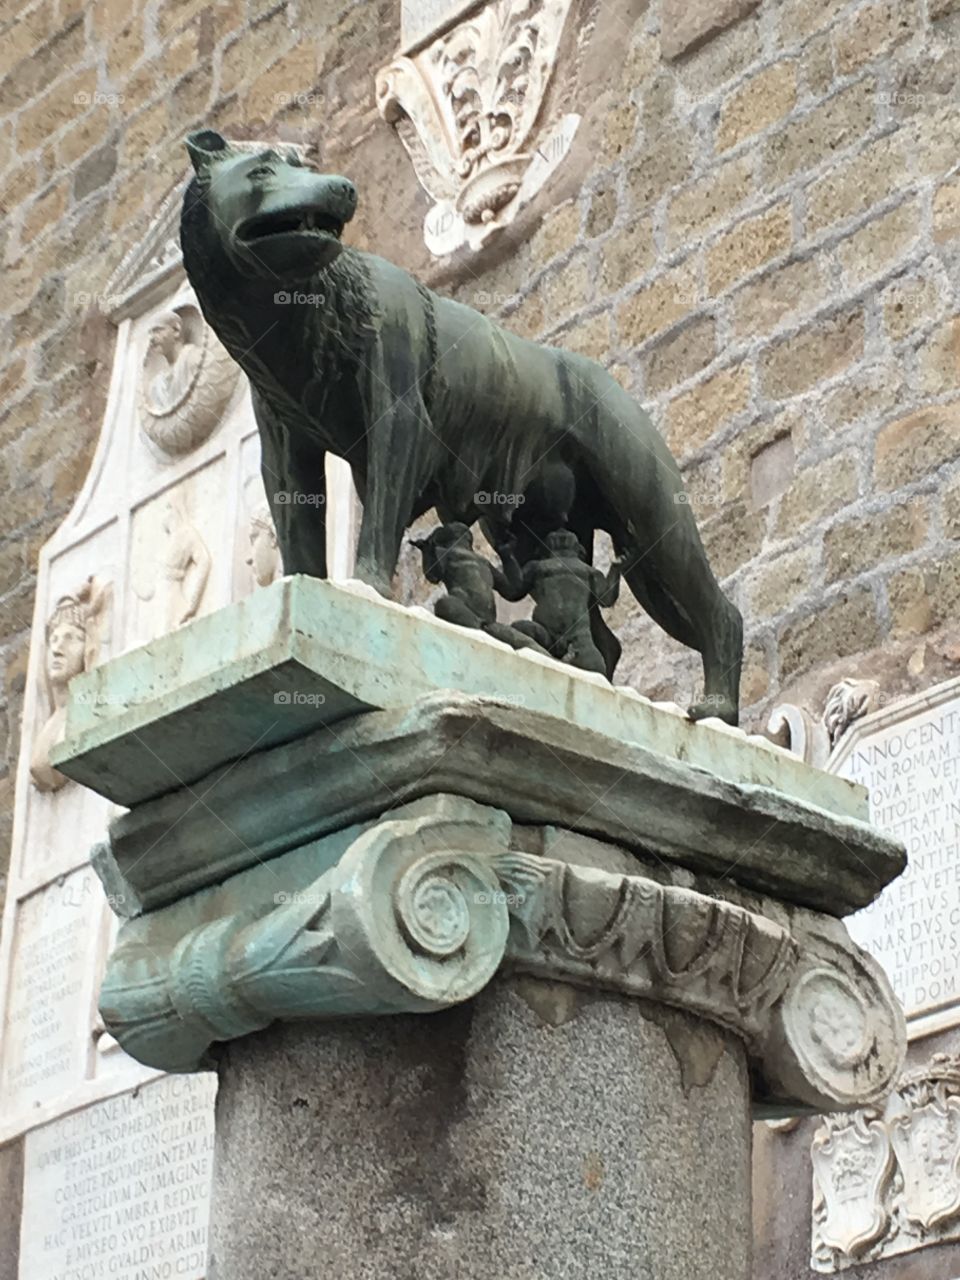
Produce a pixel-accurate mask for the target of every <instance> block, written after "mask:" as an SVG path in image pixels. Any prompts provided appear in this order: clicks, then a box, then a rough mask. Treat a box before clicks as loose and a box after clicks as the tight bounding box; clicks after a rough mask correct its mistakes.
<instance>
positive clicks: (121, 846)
mask: <svg viewBox="0 0 960 1280" xmlns="http://www.w3.org/2000/svg"><path fill="white" fill-rule="evenodd" d="M276 586H277V588H278V589H277V590H276V591H275V590H274V589H273V588H270V589H268V590H266V591H264V592H263V593H261V596H260V597H259V598H260V601H261V605H260V607H259V611H258V605H257V598H256V597H254V598H252V599H251V600H250V601H245V602H243V605H242V606H233V607H231V608H230V609H227V610H224V611H223V613H222V614H221V615H212V616H211V617H210V618H206V619H202V620H200V621H198V622H196V623H194V624H192V625H190V626H187V627H184V628H182V629H181V630H180V631H179V632H178V633H177V634H176V636H173V637H165V638H164V640H163V641H161V642H158V643H157V644H156V645H154V646H148V647H147V648H146V649H144V650H139V651H134V652H133V653H129V654H125V655H123V656H122V657H120V658H118V659H116V660H115V661H114V662H112V663H107V664H105V665H104V666H103V667H101V668H98V669H97V670H96V671H95V672H92V673H90V674H91V676H92V677H95V678H94V679H93V680H88V679H87V678H86V677H84V681H83V682H82V683H81V681H79V680H78V682H77V685H78V688H77V699H78V701H77V704H76V706H74V705H73V704H71V707H70V710H69V712H68V721H67V727H68V732H67V737H66V739H65V741H64V743H63V745H62V747H61V749H60V751H59V753H58V757H57V761H56V763H57V766H58V767H59V768H60V769H62V771H63V772H64V773H65V774H67V775H68V776H70V777H74V778H75V779H76V780H77V781H81V782H83V783H85V784H86V785H89V786H93V787H96V788H97V789H98V790H100V791H101V792H102V793H103V794H105V795H107V796H109V797H110V798H111V799H114V800H116V801H121V802H123V801H125V802H127V803H129V804H130V805H131V808H130V811H129V813H127V814H125V815H123V816H121V817H119V818H118V819H116V820H115V821H114V822H113V823H112V824H111V827H110V832H109V838H108V839H107V841H106V842H105V843H104V844H103V845H102V846H101V847H100V848H99V850H98V852H97V854H96V857H95V858H94V866H95V869H96V871H97V873H98V875H99V876H100V878H101V881H102V882H103V884H104V886H105V887H106V888H107V890H108V892H109V893H110V896H111V902H112V903H114V904H115V907H116V909H117V913H118V914H119V915H121V916H122V923H121V926H120V930H119V933H118V937H117V943H116V946H115V948H114V951H113V954H112V956H111V957H110V960H109V963H108V965H107V969H106V974H105V977H104V981H103V985H102V989H101V996H100V1011H101V1014H102V1016H103V1019H104V1023H105V1026H106V1027H107V1029H108V1030H109V1031H110V1032H111V1034H112V1035H114V1037H115V1038H116V1039H117V1040H118V1041H119V1042H120V1044H121V1045H122V1046H123V1048H124V1049H125V1050H126V1051H127V1052H128V1053H130V1054H131V1055H132V1056H133V1057H134V1058H136V1059H137V1060H138V1061H140V1062H142V1063H145V1064H147V1065H150V1066H152V1067H156V1068H160V1069H163V1070H168V1071H179V1072H186V1071H195V1070H198V1069H203V1068H205V1067H209V1066H212V1065H216V1066H217V1067H218V1070H219V1074H220V1083H221V1097H222V1102H221V1104H220V1119H219V1122H218V1144H219V1150H218V1160H219V1171H218V1172H217V1174H216V1178H217V1188H218V1193H217V1194H218V1199H217V1207H215V1209H214V1215H213V1217H214V1222H213V1238H214V1241H215V1245H214V1259H213V1267H214V1269H213V1271H212V1274H213V1275H216V1276H219V1277H220V1280H235V1277H238V1276H239V1277H241V1278H242V1277H243V1276H245V1275H248V1274H249V1275H252V1274H259V1275H264V1274H266V1275H276V1276H287V1275H290V1276H291V1277H292V1276H294V1275H296V1276H297V1277H298V1278H302V1277H304V1276H306V1277H308V1278H309V1277H310V1276H311V1275H316V1276H318V1277H320V1276H327V1275H334V1274H335V1275H337V1276H338V1280H339V1277H342V1280H364V1278H365V1277H368V1276H370V1277H377V1276H381V1275H382V1276H384V1277H386V1276H388V1275H389V1276H391V1278H392V1277H400V1280H414V1277H416V1278H417V1280H433V1277H436V1278H437V1280H445V1278H446V1277H448V1276H449V1277H451V1280H452V1277H453V1276H456V1277H458V1280H459V1278H460V1277H463V1276H467V1277H470V1276H476V1277H478V1278H479V1277H481V1276H483V1277H489V1280H495V1278H496V1280H500V1278H501V1277H503V1276H508V1277H509V1276H516V1277H518V1280H519V1277H526V1276H530V1277H531V1278H532V1277H537V1280H539V1278H540V1277H541V1276H542V1277H543V1278H544V1280H546V1278H547V1277H550V1280H553V1277H555V1276H570V1277H572V1278H573V1280H579V1277H584V1280H585V1278H586V1277H587V1276H591V1277H592V1276H596V1275H605V1276H606V1275H609V1276H617V1275H624V1276H628V1275H629V1276H634V1275H637V1274H640V1275H643V1274H644V1272H643V1270H642V1268H643V1267H645V1266H647V1263H648V1260H649V1259H651V1258H655V1259H656V1265H655V1266H654V1267H653V1269H652V1270H650V1271H649V1274H650V1275H651V1276H653V1275H655V1276H657V1280H661V1278H662V1277H664V1276H666V1277H668V1280H669V1278H670V1277H672V1276H674V1275H676V1276H677V1277H679V1276H681V1275H683V1276H684V1277H685V1280H689V1277H691V1276H694V1277H696V1276H700V1275H702V1276H707V1275H711V1276H719V1277H721V1280H725V1278H726V1277H730V1280H734V1278H737V1280H741V1278H743V1280H745V1276H746V1270H745V1268H746V1265H747V1247H746V1243H745V1236H746V1233H747V1220H746V1219H747V1212H746V1205H747V1201H746V1192H745V1191H744V1187H745V1185H746V1164H747V1155H748V1139H747V1136H746V1134H747V1128H748V1117H749V1115H750V1113H751V1108H752V1109H753V1111H754V1113H755V1114H773V1115H777V1114H791V1113H793V1112H804V1111H811V1110H815V1111H839V1110H844V1109H849V1108H853V1107H856V1106H860V1105H863V1104H866V1103H870V1102H873V1101H875V1100H877V1099H879V1098H880V1097H882V1096H883V1095H884V1093H885V1092H886V1091H887V1090H888V1089H889V1087H890V1085H891V1083H892V1082H893V1080H894V1079H895V1078H896V1076H897V1074H898V1072H899V1070H900V1067H901V1064H902V1061H903V1054H904V1045H905V1031H904V1026H903V1017H902V1013H901V1010H900V1008H899V1006H898V1005H897V1003H896V1001H895V1000H894V998H893V996H892V992H891V990H890V987H889V983H888V982H887V980H886V977H885V975H884V974H883V972H882V970H880V969H879V968H878V966H876V965H875V964H874V963H873V962H872V961H871V959H870V958H869V957H868V956H866V955H865V954H864V953H863V952H861V951H860V950H859V949H858V948H857V947H856V946H855V945H854V944H853V943H852V941H851V940H850V938H849V935H848V934H847V931H846V929H845V927H844V924H843V920H842V917H843V916H844V915H846V914H848V913H849V912H850V911H852V910H854V909H856V908H857V907H859V906H863V905H864V904H865V903H867V902H870V901H871V900H872V899H873V898H874V897H875V896H876V895H877V894H878V893H879V892H880V891H881V890H882V889H883V888H884V886H885V885H886V884H888V883H889V882H890V880H892V879H893V878H895V877H896V876H897V875H898V874H899V873H900V871H901V870H902V867H903V863H904V854H903V850H902V847H901V846H900V845H898V844H897V843H896V842H895V841H891V840H889V839H886V838H885V837H883V836H881V835H879V834H878V833H877V832H875V831H874V830H873V829H872V828H870V827H869V826H868V825H867V824H866V822H865V821H864V817H865V814H866V797H865V793H864V792H863V790H862V789H860V788H857V787H855V786H853V785H851V784H849V783H846V782H844V781H842V780H840V779H836V778H832V779H831V778H826V777H825V775H819V774H817V773H816V771H814V770H811V769H809V768H807V767H805V766H803V765H802V764H800V763H799V762H797V761H795V760H790V759H788V758H787V757H784V756H783V755H782V754H781V753H779V752H778V751H776V750H775V749H773V748H772V747H770V746H769V745H768V744H764V743H759V742H754V741H751V740H750V739H749V738H748V737H747V736H746V735H745V734H743V733H740V732H739V731H735V730H730V729H728V728H726V727H722V726H711V725H710V724H709V723H700V724H698V725H693V724H691V723H690V722H688V721H687V720H685V719H684V717H683V716H682V715H681V714H678V712H677V711H676V710H675V709H671V708H664V707H658V706H655V705H654V704H651V703H650V702H648V701H647V700H646V699H643V698H641V697H639V696H638V695H636V694H634V693H633V692H632V691H621V690H616V689H613V688H611V687H610V686H609V685H608V684H606V683H605V682H604V681H602V680H600V679H599V677H592V676H589V675H586V674H584V673H581V672H576V671H573V670H572V669H570V668H561V667H559V666H558V664H555V663H553V662H550V661H534V660H533V659H532V658H530V657H529V656H526V655H523V654H516V653H514V652H513V651H511V650H508V649H505V648H504V647H503V646H500V645H498V644H497V643H496V642H493V641H489V642H488V641H486V640H481V639H478V638H477V636H476V635H474V634H471V633H469V632H464V631H462V630H458V629H457V628H453V627H449V626H446V625H444V624H439V623H437V621H436V620H435V619H431V618H429V617H423V616H421V615H419V614H417V613H415V612H413V611H405V610H402V609H399V608H398V606H394V605H391V604H388V603H387V602H385V601H382V600H380V599H379V598H370V597H369V596H368V595H367V594H365V593H364V592H362V591H355V590H347V589H344V588H342V587H334V586H331V584H329V583H311V582H309V581H308V580H305V579H291V580H288V581H285V582H284V583H280V584H276ZM247 623H249V627H248V626H247ZM258 646H259V647H258ZM294 695H297V697H296V698H295V697H294ZM297 698H299V701H298V700H297ZM290 708H293V715H292V718H290V719H287V718H285V716H286V714H287V711H288V709H290ZM164 771H165V772H164ZM451 1028H454V1029H456V1028H459V1030H451ZM431 1072H433V1073H434V1074H435V1075H436V1076H437V1079H439V1080H440V1081H441V1083H440V1084H439V1085H437V1084H436V1083H435V1082H434V1083H431V1078H432V1077H431V1076H430V1073H431ZM424 1073H426V1074H424ZM437 1073H439V1074H437ZM454 1079H458V1080H459V1081H460V1083H459V1085H457V1086H456V1088H453V1085H452V1083H451V1082H452V1081H453V1080H454ZM418 1081H419V1084H418ZM295 1089H299V1091H298V1092H294V1090H295ZM661 1095H662V1097H661ZM444 1107H446V1110H447V1113H449V1115H450V1122H449V1125H448V1126H447V1128H446V1129H443V1128H438V1127H437V1126H442V1125H443V1124H444V1123H445V1120H444V1115H445V1112H444ZM451 1108H453V1111H451ZM658 1108H660V1110H659V1111H658ZM411 1115H416V1116H420V1117H421V1120H422V1123H424V1124H425V1125H427V1132H428V1133H432V1134H433V1139H432V1140H431V1141H429V1142H428V1141H426V1140H424V1139H423V1138H421V1137H413V1136H411V1133H410V1127H411ZM454 1124H456V1125H458V1126H459V1128H457V1129H456V1132H454ZM665 1125H666V1130H665V1129H664V1126H665ZM430 1126H434V1127H433V1128H432V1129H431V1128H430ZM444 1134H447V1135H448V1136H447V1138H445V1137H444ZM444 1141H447V1142H448V1147H449V1150H446V1149H445V1148H444V1146H443V1142H444ZM591 1143H592V1145H591ZM451 1151H452V1152H453V1155H452V1156H451V1154H450V1152H451ZM417 1153H419V1155H418V1154H417ZM414 1157H416V1158H414ZM318 1162H320V1163H322V1166H323V1167H322V1168H321V1167H320V1164H319V1163H318ZM251 1179H253V1181H251ZM538 1189H539V1190H538ZM537 1194H539V1199H538V1200H536V1202H533V1198H534V1197H535V1196H536V1195H537ZM355 1196H360V1197H361V1201H362V1203H361V1207H360V1208H359V1209H357V1210H355V1211H354V1214H353V1215H351V1212H350V1207H349V1202H350V1201H351V1198H352V1197H355ZM324 1198H325V1199H326V1205H327V1206H328V1208H329V1214H330V1222H331V1223H333V1224H334V1226H335V1228H336V1232H339V1233H340V1237H339V1238H337V1236H336V1232H334V1231H333V1230H332V1229H331V1230H329V1231H328V1230H327V1228H326V1227H325V1226H324V1223H325V1222H326V1221H327V1219H326V1211H327V1210H326V1208H325V1205H324ZM261 1203H265V1204H266V1206H267V1208H266V1209H265V1210H262V1211H261V1210H259V1209H257V1210H256V1211H255V1213H254V1214H253V1215H251V1214H250V1209H251V1206H258V1205H260V1204H261ZM431 1204H432V1205H433V1208H432V1209H431V1208H430V1205H431ZM578 1215H579V1216H580V1218H582V1220H583V1226H584V1231H583V1233H582V1235H581V1234H580V1233H579V1231H578V1227H577V1221H578ZM248 1217H251V1218H252V1220H251V1221H247V1220H246V1218H248ZM524 1224H526V1226H524ZM737 1224H739V1231H738V1229H737ZM524 1231H526V1236H524ZM327 1235H330V1240H329V1242H328V1241H327V1239H326V1236H327ZM290 1237H292V1239H291V1238H290ZM523 1240H526V1243H523ZM327 1249H330V1250H335V1249H338V1250H340V1252H339V1253H338V1254H337V1258H338V1264H337V1265H333V1264H331V1263H330V1261H329V1258H327V1257H326V1255H325V1250H327ZM217 1250H220V1251H221V1254H220V1256H218V1255H217ZM522 1250H526V1252H522ZM294 1257H295V1258H296V1259H297V1261H295V1262H294V1261H291V1259H292V1258H294ZM304 1257H306V1258H307V1259H308V1262H307V1263H306V1264H304V1263H303V1261H302V1260H303V1259H304ZM421 1257H422V1258H423V1261H422V1262H419V1261H418V1259H419V1258H421ZM341 1259H342V1265H340V1263H339V1260H341ZM314 1260H315V1266H314ZM305 1265H306V1266H307V1267H314V1270H313V1271H310V1270H304V1266H305ZM252 1267H256V1268H257V1270H256V1271H251V1268H252ZM511 1267H512V1268H513V1270H512V1271H511V1269H510V1268H511ZM291 1268H292V1269H291ZM468 1268H473V1270H472V1271H471V1270H469V1269H468ZM524 1268H526V1270H524Z"/></svg>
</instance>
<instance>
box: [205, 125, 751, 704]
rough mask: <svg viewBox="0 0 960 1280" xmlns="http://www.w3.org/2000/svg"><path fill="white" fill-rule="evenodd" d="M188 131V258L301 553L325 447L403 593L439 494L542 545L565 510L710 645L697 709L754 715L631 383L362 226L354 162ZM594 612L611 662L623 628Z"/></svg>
mask: <svg viewBox="0 0 960 1280" xmlns="http://www.w3.org/2000/svg"><path fill="white" fill-rule="evenodd" d="M187 148H188V150H189V153H190V157H191V160H192V162H193V166H194V170H195V172H196V177H195V178H194V180H193V181H192V182H191V183H190V185H189V187H188V188H187V191H186V194H185V197H184V205H183V213H182V218H181V243H182V246H183V260H184V265H185V268H186V271H187V274H188V276H189V278H190V281H191V283H192V285H193V287H194V289H195V291H196V294H197V298H198V300H199V303H200V306H201V308H202V309H203V313H204V315H205V316H206V318H207V320H208V321H209V323H210V325H211V326H212V327H213V329H214V330H215V332H216V333H217V335H218V336H219V338H220V340H221V341H222V342H223V343H224V345H225V346H226V348H227V350H228V351H229V352H230V353H231V355H232V356H233V357H234V359H235V360H237V362H238V363H239V364H240V365H241V366H242V368H243V369H244V370H245V372H246V373H247V376H248V377H249V379H250V382H251V385H252V388H253V400H254V408H255V412H256V417H257V424H258V426H259V429H260V436H261V443H262V456H263V469H264V481H265V485H266V490H267V494H268V496H269V498H270V501H271V506H272V508H273V513H274V517H275V520H276V525H277V534H278V538H279V542H280V547H281V552H282V555H283V562H284V569H285V571H286V572H287V573H308V574H313V575H314V576H317V577H324V576H326V553H325V530H324V521H323V506H322V492H323V486H324V455H325V454H326V452H327V451H330V452H332V453H334V454H337V455H339V456H340V457H341V458H345V459H346V460H347V462H348V463H349V464H350V466H351V468H352V471H353V476H354V480H355V482H356V486H357V490H358V492H359V494H360V497H361V500H362V502H363V518H362V521H361V528H360V536H359V545H358V552H357V555H358V559H357V574H358V576H359V577H360V578H362V579H363V580H365V581H366V582H368V583H370V584H371V585H372V586H374V587H376V588H377V589H378V590H379V591H381V592H382V593H384V594H388V593H389V589H390V581H391V578H392V575H393V572H394V569H395V567H396V563H397V558H398V555H399V552H400V546H401V542H402V539H403V534H404V531H405V529H406V528H407V527H408V526H409V525H410V524H411V523H412V522H413V521H414V520H416V519H417V518H418V517H419V516H421V515H422V514H424V513H425V512H426V511H429V510H430V509H431V508H434V507H435V508H436V510H437V513H438V515H439V517H440V519H441V521H443V522H444V523H449V522H451V521H461V522H463V523H464V524H467V525H471V524H473V523H475V522H476V521H477V520H478V519H480V520H482V521H483V523H484V528H485V529H486V531H487V533H488V536H490V537H491V540H492V541H493V542H494V543H496V542H497V541H498V540H500V539H503V538H508V537H513V538H515V539H516V542H517V546H518V547H520V548H521V549H522V548H523V545H524V539H526V543H527V546H528V551H529V553H530V554H536V551H535V543H536V541H537V539H539V538H541V537H542V535H543V534H544V533H546V532H549V531H550V529H551V527H553V528H556V527H557V524H558V522H562V523H564V524H565V525H566V527H568V528H569V529H570V530H571V531H572V532H573V533H575V534H576V536H577V538H578V539H579V541H580V544H581V545H582V546H583V547H584V549H585V550H586V553H587V556H588V557H590V558H592V554H593V540H594V533H595V531H596V530H598V529H602V530H606V532H607V533H608V534H609V535H610V538H611V540H612V542H613V545H614V547H615V548H616V552H617V555H618V556H619V557H620V559H621V560H622V561H623V573H624V577H625V578H626V580H627V582H628V584H629V586H630V589H631V591H632V592H633V594H634V595H635V596H636V598H637V600H638V601H639V602H640V604H641V605H642V606H643V608H644V609H645V610H646V611H647V612H648V613H649V614H650V615H651V617H653V619H654V620H655V621H656V622H657V623H659V625H660V626H661V627H663V629H664V630H665V631H667V632H668V633H669V634H670V635H671V636H673V637H675V638H676V639H677V640H679V641H680V642H681V643H682V644H685V645H688V646H689V647H691V648H693V649H697V650H698V651H699V652H700V654H701V656H702V659H703V667H704V684H705V697H704V700H703V701H702V702H700V703H698V704H697V705H696V706H694V707H691V708H690V714H691V716H693V717H694V718H701V717H704V716H708V715H719V716H721V717H722V718H723V719H725V720H727V721H729V722H731V723H736V720H737V714H738V691H739V682H740V662H741V654H742V622H741V618H740V614H739V613H738V611H737V609H736V608H735V607H734V606H733V604H732V603H731V602H730V601H729V600H728V599H727V598H726V597H725V596H724V595H723V593H722V592H721V590H720V588H719V586H718V584H717V581H716V579H715V578H714V576H713V573H712V572H711V569H710V565H709V563H708V561H707V557H706V554H705V553H704V549H703V546H702V544H701V541H700V536H699V534H698V532H697V525H696V521H695V519H694V516H693V512H692V510H691V508H690V506H689V504H688V503H687V501H686V497H685V494H684V491H683V482H682V480H681V478H680V473H679V470H678V468H677V465H676V463H675V462H674V459H673V457H672V456H671V454H670V452H669V450H668V449H667V447H666V445H665V444H664V442H663V440H662V439H661V437H660V435H659V434H658V432H657V431H656V429H655V428H654V426H653V424H652V423H651V421H650V419H649V418H648V416H647V415H646V413H644V411H643V410H642V409H641V408H640V407H639V406H638V405H637V404H635V403H634V401H633V400H632V399H631V398H630V396H629V395H627V393H626V392H625V391H624V390H623V389H622V388H621V386H620V385H619V383H617V382H616V381H615V379H614V378H612V377H611V376H610V375H609V374H608V373H607V372H606V371H605V370H604V369H603V368H601V366H600V365H598V364H596V363H595V362H594V361H593V360H589V359H587V358H585V357H584V356H580V355H575V354H573V353H572V352H569V351H563V350H560V349H559V348H556V347H548V346H542V345H540V344H538V343H535V342H530V341H527V340H526V339H524V338H520V337H517V336H516V335H515V334H512V333H510V332H508V331H507V330H506V329H503V328H501V327H500V326H499V325H497V324H495V323H494V322H493V321H492V320H489V319H487V318H486V317H485V316H483V315H481V314H480V313H479V312H477V311H474V310H473V309H472V308H470V307H467V306H464V305H462V304H461V303H458V302H454V301H452V300H451V299H448V298H441V297H439V296H438V295H437V294H435V293H432V292H431V291H430V290H429V289H427V288H425V287H424V286H423V285H422V284H420V283H419V282H418V281H417V280H415V279H414V278H413V277H412V276H410V275H409V274H408V273H407V272H406V271H404V270H402V269H401V268H400V267H397V266H394V265H393V264H392V263H390V262H387V261H386V260H385V259H383V258H380V257H377V256H375V255H374V254H370V253H361V252H358V251H356V250H353V249H349V248H346V247H344V246H343V245H342V244H341V239H340V237H341V233H342V231H343V227H344V225H345V224H346V223H347V222H348V221H349V219H350V218H351V217H352V215H353V213H354V210H355V207H356V200H357V193H356V190H355V189H354V186H353V184H352V183H351V182H349V181H348V180H347V179H346V178H342V177H336V176H332V175H328V174H320V173H317V172H315V171H314V170H312V169H310V168H307V167H305V166H304V165H303V164H302V163H301V161H300V159H299V157H298V156H297V155H296V153H295V152H293V151H289V152H288V151H283V152H280V151H277V150H273V149H264V150H262V151H257V150H256V149H253V150H250V149H246V148H244V149H241V148H239V147H233V146H231V144H230V143H228V142H226V141H225V140H224V139H223V138H222V137H221V136H220V135H219V134H218V133H214V132H213V131H211V130H204V131H202V132H200V133H195V134H192V135H191V136H190V138H189V139H188V141H187ZM558 476H559V477H560V479H559V482H558V481H557V477H558ZM305 494H306V495H310V496H309V497H308V498H307V499H306V500H305V499H304V495H305ZM558 494H561V495H563V496H562V497H557V495H558ZM498 504H499V505H498ZM558 505H559V506H563V507H564V508H566V509H565V510H563V511H562V512H558V511H557V510H555V509H553V508H556V507H557V506H558ZM511 517H512V518H511ZM595 622H596V632H597V638H598V642H599V643H600V647H601V650H602V652H603V653H604V656H605V659H606V661H607V667H608V672H612V669H613V665H614V663H615V661H616V658H617V656H618V655H619V645H618V644H617V642H616V640H615V638H614V637H613V636H612V633H610V632H608V631H606V628H605V626H604V624H603V622H602V620H601V619H599V616H598V617H597V618H596V619H595Z"/></svg>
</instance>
